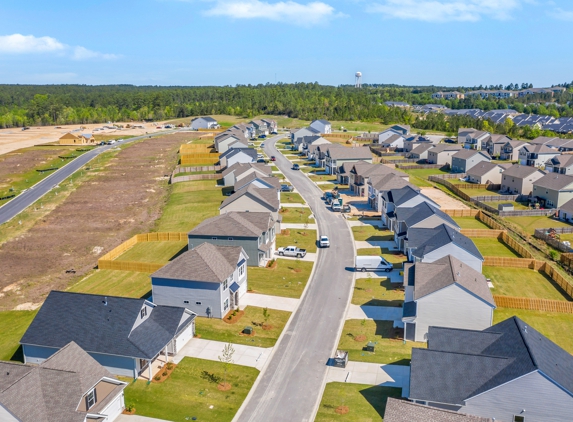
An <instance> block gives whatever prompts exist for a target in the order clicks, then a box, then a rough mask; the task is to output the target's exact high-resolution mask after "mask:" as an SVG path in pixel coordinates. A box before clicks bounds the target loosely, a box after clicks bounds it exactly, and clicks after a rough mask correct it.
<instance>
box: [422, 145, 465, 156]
mask: <svg viewBox="0 0 573 422" xmlns="http://www.w3.org/2000/svg"><path fill="white" fill-rule="evenodd" d="M461 149H463V148H462V146H461V145H458V144H438V145H436V146H434V148H432V149H431V150H428V153H436V154H439V153H441V152H444V151H459V150H461Z"/></svg>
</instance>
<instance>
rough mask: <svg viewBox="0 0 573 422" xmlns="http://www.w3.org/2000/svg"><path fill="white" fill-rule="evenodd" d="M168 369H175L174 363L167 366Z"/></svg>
mask: <svg viewBox="0 0 573 422" xmlns="http://www.w3.org/2000/svg"><path fill="white" fill-rule="evenodd" d="M167 369H169V370H172V369H173V363H171V362H169V363H168V364H167Z"/></svg>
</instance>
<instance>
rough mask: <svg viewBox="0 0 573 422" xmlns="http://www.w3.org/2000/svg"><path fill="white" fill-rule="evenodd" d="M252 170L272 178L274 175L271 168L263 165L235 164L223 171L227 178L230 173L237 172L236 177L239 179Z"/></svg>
mask: <svg viewBox="0 0 573 422" xmlns="http://www.w3.org/2000/svg"><path fill="white" fill-rule="evenodd" d="M251 169H254V170H256V171H257V172H260V173H262V174H264V175H265V176H271V175H272V174H273V172H272V170H271V167H270V166H267V165H266V164H263V163H235V164H233V165H232V166H231V167H227V168H226V169H225V170H223V173H222V175H223V177H225V176H226V175H228V174H229V173H232V172H235V177H237V176H240V175H241V174H243V173H245V172H247V171H249V170H251Z"/></svg>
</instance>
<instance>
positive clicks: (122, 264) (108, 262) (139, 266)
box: [97, 232, 187, 273]
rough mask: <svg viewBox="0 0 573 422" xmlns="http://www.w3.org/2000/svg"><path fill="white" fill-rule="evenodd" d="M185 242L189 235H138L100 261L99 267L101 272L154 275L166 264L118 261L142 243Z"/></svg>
mask: <svg viewBox="0 0 573 422" xmlns="http://www.w3.org/2000/svg"><path fill="white" fill-rule="evenodd" d="M183 240H187V233H182V232H158V233H142V234H136V235H135V236H133V237H131V238H130V239H128V240H126V241H125V242H123V243H122V244H121V245H119V246H117V247H115V248H113V249H112V250H111V251H109V252H108V253H106V254H105V255H103V256H102V257H101V258H100V259H98V261H97V266H98V268H99V269H100V270H120V271H136V272H140V273H152V272H155V271H157V270H158V269H160V268H161V267H163V266H164V265H165V264H156V263H150V262H135V261H116V259H117V258H119V257H120V256H121V255H123V254H124V253H125V252H126V251H127V250H129V249H131V248H132V247H134V246H135V245H136V244H137V243H140V242H162V241H172V242H181V241H183Z"/></svg>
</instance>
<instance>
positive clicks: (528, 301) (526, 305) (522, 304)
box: [493, 295, 573, 314]
mask: <svg viewBox="0 0 573 422" xmlns="http://www.w3.org/2000/svg"><path fill="white" fill-rule="evenodd" d="M493 299H494V300H495V304H496V306H497V307H498V308H513V309H527V310H530V311H544V312H559V313H562V314H573V302H567V301H564V300H549V299H537V298H531V297H513V296H498V295H494V296H493Z"/></svg>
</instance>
